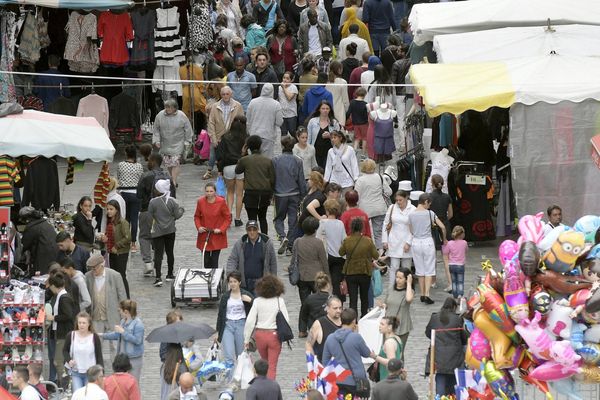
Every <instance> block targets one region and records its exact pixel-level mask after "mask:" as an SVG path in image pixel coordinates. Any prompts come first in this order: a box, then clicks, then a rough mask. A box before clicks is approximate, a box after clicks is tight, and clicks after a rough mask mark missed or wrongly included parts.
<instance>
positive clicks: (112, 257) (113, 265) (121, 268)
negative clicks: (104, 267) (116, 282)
mask: <svg viewBox="0 0 600 400" xmlns="http://www.w3.org/2000/svg"><path fill="white" fill-rule="evenodd" d="M128 259H129V252H127V253H125V254H112V253H110V254H109V256H108V261H109V262H110V269H114V270H115V271H117V272H118V273H120V274H121V278H123V285H125V292H126V293H127V298H128V299H130V298H131V297H129V282H127V260H128Z"/></svg>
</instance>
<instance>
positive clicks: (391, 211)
mask: <svg viewBox="0 0 600 400" xmlns="http://www.w3.org/2000/svg"><path fill="white" fill-rule="evenodd" d="M395 207H396V205H395V204H392V205H391V208H390V215H389V216H388V223H387V224H386V225H385V230H386V232H387V233H388V235H389V234H390V232H391V231H392V215H393V213H394V208H395ZM388 240H389V239H388Z"/></svg>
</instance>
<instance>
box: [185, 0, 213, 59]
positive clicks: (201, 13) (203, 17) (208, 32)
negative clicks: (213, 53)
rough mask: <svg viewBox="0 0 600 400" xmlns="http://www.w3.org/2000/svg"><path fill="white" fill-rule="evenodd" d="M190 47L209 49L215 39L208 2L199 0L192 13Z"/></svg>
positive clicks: (198, 49)
mask: <svg viewBox="0 0 600 400" xmlns="http://www.w3.org/2000/svg"><path fill="white" fill-rule="evenodd" d="M189 36H190V48H191V49H193V50H196V51H201V50H206V49H208V45H209V44H211V42H212V41H213V31H212V28H211V23H210V10H209V8H208V2H204V1H198V2H196V3H195V4H194V5H193V6H192V13H191V15H190V35H189Z"/></svg>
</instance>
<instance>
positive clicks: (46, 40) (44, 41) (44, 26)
mask: <svg viewBox="0 0 600 400" xmlns="http://www.w3.org/2000/svg"><path fill="white" fill-rule="evenodd" d="M36 21H37V30H38V37H39V39H40V48H42V49H45V48H46V47H48V46H50V43H51V42H50V35H48V21H45V20H44V17H43V16H42V15H41V14H40V15H39V16H38V18H36Z"/></svg>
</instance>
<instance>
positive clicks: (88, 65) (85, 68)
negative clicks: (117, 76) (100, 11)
mask: <svg viewBox="0 0 600 400" xmlns="http://www.w3.org/2000/svg"><path fill="white" fill-rule="evenodd" d="M65 29H66V30H67V34H68V36H67V43H66V45H65V55H64V59H65V60H67V61H68V62H69V69H70V70H71V71H74V72H83V73H91V72H96V70H97V69H98V65H100V58H99V57H98V46H97V45H96V42H95V40H96V39H97V38H98V33H97V20H96V16H95V15H94V14H91V13H90V14H85V15H82V14H79V13H78V12H77V11H73V12H71V14H70V15H69V21H68V22H67V26H66V28H65Z"/></svg>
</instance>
